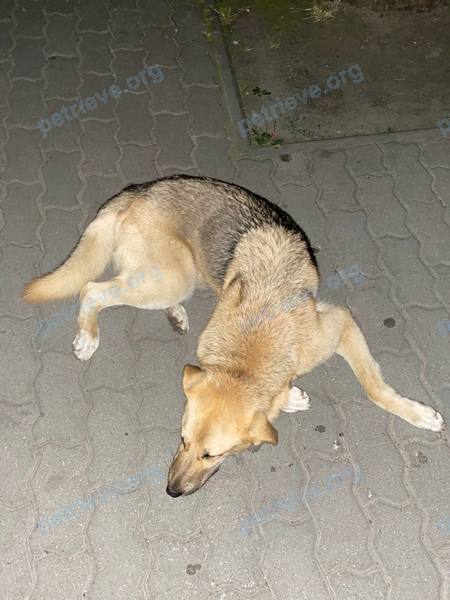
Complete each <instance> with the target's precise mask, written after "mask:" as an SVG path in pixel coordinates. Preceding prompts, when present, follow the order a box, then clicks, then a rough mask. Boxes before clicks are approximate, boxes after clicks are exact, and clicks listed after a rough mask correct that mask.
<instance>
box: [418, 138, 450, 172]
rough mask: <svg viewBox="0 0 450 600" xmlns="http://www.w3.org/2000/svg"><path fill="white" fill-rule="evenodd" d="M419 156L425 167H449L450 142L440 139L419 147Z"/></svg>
mask: <svg viewBox="0 0 450 600" xmlns="http://www.w3.org/2000/svg"><path fill="white" fill-rule="evenodd" d="M419 158H420V159H421V160H422V161H423V163H424V164H425V165H426V166H427V167H445V168H447V169H450V143H449V142H448V140H441V141H439V142H434V143H432V144H426V145H423V146H422V147H421V153H420V155H419Z"/></svg>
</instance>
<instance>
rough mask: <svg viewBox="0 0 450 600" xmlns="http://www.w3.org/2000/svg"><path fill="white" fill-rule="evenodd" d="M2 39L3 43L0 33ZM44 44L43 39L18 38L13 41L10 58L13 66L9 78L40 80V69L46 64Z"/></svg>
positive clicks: (0, 35) (0, 37)
mask: <svg viewBox="0 0 450 600" xmlns="http://www.w3.org/2000/svg"><path fill="white" fill-rule="evenodd" d="M2 38H3V40H4V41H5V37H3V35H2V34H1V33H0V39H2ZM6 38H7V36H6ZM45 44H46V41H45V40H44V38H37V39H36V38H26V37H18V38H17V39H16V40H15V46H14V48H13V49H12V50H11V57H12V59H13V64H14V67H13V70H12V72H11V76H12V77H27V78H28V79H41V78H42V67H44V66H45V65H46V63H47V59H46V58H45V56H44V52H43V49H44V46H45ZM2 47H3V46H2ZM0 56H1V49H0Z"/></svg>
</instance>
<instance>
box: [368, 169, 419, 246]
mask: <svg viewBox="0 0 450 600" xmlns="http://www.w3.org/2000/svg"><path fill="white" fill-rule="evenodd" d="M356 182H357V184H358V188H357V191H356V197H357V199H358V201H359V203H360V204H361V205H362V206H363V208H364V210H365V211H366V213H367V216H368V220H367V223H368V226H369V227H370V229H371V231H373V235H374V237H375V238H380V237H383V236H385V235H391V236H394V237H409V235H410V232H409V231H408V229H407V227H406V211H405V209H404V208H403V207H402V206H401V204H400V203H399V202H392V196H393V194H394V189H395V182H394V180H393V179H392V177H390V176H384V177H381V176H372V175H363V176H360V177H357V178H356Z"/></svg>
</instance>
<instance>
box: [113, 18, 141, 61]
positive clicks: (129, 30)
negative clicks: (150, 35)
mask: <svg viewBox="0 0 450 600" xmlns="http://www.w3.org/2000/svg"><path fill="white" fill-rule="evenodd" d="M140 22H141V17H140V15H139V14H137V13H135V12H131V11H129V10H117V11H114V12H113V13H112V14H111V16H110V19H109V30H110V31H111V49H112V50H113V51H114V50H122V49H124V48H129V49H133V48H140V46H141V41H142V37H143V33H142V29H141V27H140Z"/></svg>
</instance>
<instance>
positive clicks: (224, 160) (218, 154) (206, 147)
mask: <svg viewBox="0 0 450 600" xmlns="http://www.w3.org/2000/svg"><path fill="white" fill-rule="evenodd" d="M229 147H230V142H229V140H227V139H226V138H212V137H209V136H207V135H204V136H202V135H201V136H198V137H196V138H195V150H194V159H195V163H196V164H197V165H198V168H199V171H200V173H208V175H209V176H210V177H217V179H223V180H224V181H234V178H235V172H236V167H235V166H234V164H233V162H232V160H231V158H230V156H229V154H228V150H229Z"/></svg>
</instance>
